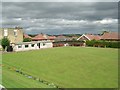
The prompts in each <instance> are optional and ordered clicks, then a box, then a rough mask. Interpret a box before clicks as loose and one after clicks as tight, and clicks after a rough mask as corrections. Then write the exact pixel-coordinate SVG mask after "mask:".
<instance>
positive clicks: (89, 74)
mask: <svg viewBox="0 0 120 90" xmlns="http://www.w3.org/2000/svg"><path fill="white" fill-rule="evenodd" d="M2 62H3V65H4V66H3V85H4V86H5V87H13V88H14V87H15V88H17V87H25V88H29V87H35V88H39V87H42V88H43V87H44V88H46V87H48V85H45V84H43V83H39V82H38V81H37V80H32V79H29V78H26V77H25V76H23V75H21V74H19V73H17V72H15V71H12V70H10V69H8V68H7V67H12V68H13V67H15V68H17V69H20V70H21V71H23V72H25V73H28V74H30V75H31V76H34V77H39V78H41V79H42V80H45V81H48V82H50V83H54V84H56V85H58V86H59V87H62V88H76V87H77V88H117V87H118V50H117V49H110V48H106V49H105V48H84V47H60V48H51V49H42V50H35V51H25V52H15V53H4V54H3V61H2ZM11 81H12V83H11Z"/></svg>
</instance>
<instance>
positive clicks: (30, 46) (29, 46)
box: [12, 41, 53, 51]
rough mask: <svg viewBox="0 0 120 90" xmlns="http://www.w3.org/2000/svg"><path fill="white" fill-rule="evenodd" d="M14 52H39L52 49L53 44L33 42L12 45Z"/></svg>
mask: <svg viewBox="0 0 120 90" xmlns="http://www.w3.org/2000/svg"><path fill="white" fill-rule="evenodd" d="M12 47H13V51H27V50H37V49H42V48H52V47H53V43H52V42H51V41H32V42H22V43H16V44H13V45H12Z"/></svg>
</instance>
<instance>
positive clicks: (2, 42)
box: [1, 37, 10, 50]
mask: <svg viewBox="0 0 120 90" xmlns="http://www.w3.org/2000/svg"><path fill="white" fill-rule="evenodd" d="M1 45H2V47H3V50H5V48H6V47H8V46H10V41H9V39H8V38H6V37H4V38H3V39H2V41H1Z"/></svg>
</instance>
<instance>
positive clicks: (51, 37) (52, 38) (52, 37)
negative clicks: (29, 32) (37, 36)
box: [48, 36, 56, 40]
mask: <svg viewBox="0 0 120 90" xmlns="http://www.w3.org/2000/svg"><path fill="white" fill-rule="evenodd" d="M55 38H56V37H55V36H48V39H50V40H54V39H55Z"/></svg>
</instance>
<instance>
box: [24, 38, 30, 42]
mask: <svg viewBox="0 0 120 90" xmlns="http://www.w3.org/2000/svg"><path fill="white" fill-rule="evenodd" d="M31 41H32V40H31V38H24V39H23V42H31Z"/></svg>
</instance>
